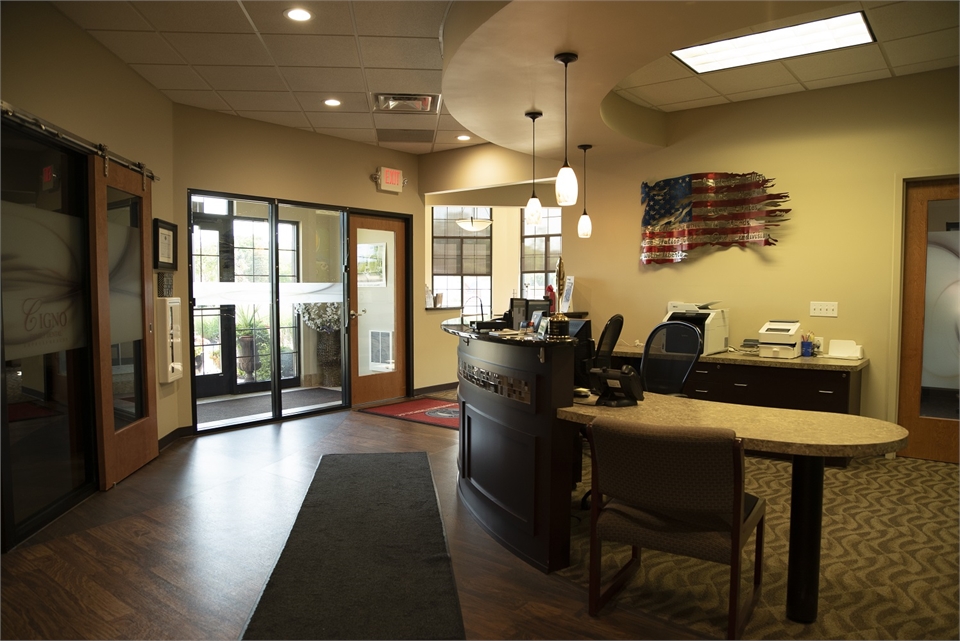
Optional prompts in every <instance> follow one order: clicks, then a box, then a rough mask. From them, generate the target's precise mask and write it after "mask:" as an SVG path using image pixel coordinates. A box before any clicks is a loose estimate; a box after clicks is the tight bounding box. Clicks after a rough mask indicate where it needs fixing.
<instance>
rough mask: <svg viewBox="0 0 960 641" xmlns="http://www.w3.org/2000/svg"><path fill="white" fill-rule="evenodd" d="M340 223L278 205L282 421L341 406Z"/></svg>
mask: <svg viewBox="0 0 960 641" xmlns="http://www.w3.org/2000/svg"><path fill="white" fill-rule="evenodd" d="M341 220H342V215H341V212H339V211H328V210H321V209H315V208H312V207H303V206H295V205H285V204H281V205H280V206H279V221H278V224H277V254H278V260H277V264H278V271H279V280H280V309H279V312H280V313H279V320H280V328H279V329H280V373H281V376H282V377H283V383H284V384H283V385H281V389H282V392H281V406H282V408H283V409H282V413H283V416H290V415H293V414H299V413H302V412H308V411H312V410H316V409H320V408H323V407H332V406H337V405H343V364H344V361H343V357H342V353H343V346H342V340H343V332H342V328H343V316H344V304H343V303H344V296H343V283H342V274H343V260H342V249H341V248H342V237H343V233H342V223H341ZM288 381H290V382H292V383H294V384H291V385H287V384H286V383H287V382H288Z"/></svg>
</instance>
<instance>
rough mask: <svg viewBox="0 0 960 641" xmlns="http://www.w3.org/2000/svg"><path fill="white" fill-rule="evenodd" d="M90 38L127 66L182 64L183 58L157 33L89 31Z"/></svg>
mask: <svg viewBox="0 0 960 641" xmlns="http://www.w3.org/2000/svg"><path fill="white" fill-rule="evenodd" d="M88 33H89V34H90V35H91V36H93V37H94V38H96V39H97V40H99V41H100V43H101V44H102V45H103V46H104V47H106V48H107V49H109V50H110V51H112V52H113V53H115V54H116V55H117V57H119V58H120V59H121V60H123V61H124V62H126V63H127V64H133V63H146V64H173V65H175V64H183V62H184V60H183V58H182V57H181V56H180V55H179V54H178V53H177V52H176V51H175V50H174V49H173V47H171V46H170V45H169V44H167V42H166V41H164V40H163V38H161V37H160V35H159V34H157V33H145V32H143V31H89V32H88Z"/></svg>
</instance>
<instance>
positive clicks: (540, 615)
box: [0, 411, 696, 639]
mask: <svg viewBox="0 0 960 641" xmlns="http://www.w3.org/2000/svg"><path fill="white" fill-rule="evenodd" d="M457 437H458V435H457V432H456V431H454V430H448V429H444V428H439V427H433V426H429V425H421V424H418V423H411V422H407V421H400V420H395V419H390V418H386V417H378V416H373V415H370V414H360V413H357V412H350V411H345V412H338V413H335V414H327V415H324V416H319V417H313V418H306V419H301V420H294V421H288V422H286V423H283V424H282V425H281V424H275V425H265V426H259V427H253V428H247V429H242V430H234V431H230V432H221V433H216V434H207V435H203V436H200V437H198V438H188V439H180V440H179V441H177V442H175V443H174V444H173V445H171V446H170V447H168V448H166V449H165V450H164V451H163V452H161V454H160V457H159V458H158V459H157V460H155V461H153V462H152V463H150V464H149V465H147V466H146V467H144V468H143V469H141V470H140V471H138V472H137V473H136V474H134V475H133V476H131V477H130V478H128V479H127V480H125V481H123V482H122V483H120V484H119V485H118V486H117V487H116V488H114V489H112V490H110V491H109V492H101V493H98V494H96V495H95V496H93V497H91V498H90V499H88V500H87V501H86V502H84V503H83V504H81V505H80V506H78V507H77V508H75V509H74V510H73V511H71V512H70V513H68V514H67V515H65V516H63V517H62V518H60V519H59V520H58V521H56V522H55V523H53V524H52V525H50V526H48V527H47V528H46V529H44V530H42V531H41V532H40V533H38V534H37V535H35V536H34V537H33V538H31V539H30V540H28V541H26V542H25V543H23V544H21V545H20V546H18V547H17V548H15V549H14V550H12V551H10V552H8V553H7V554H5V555H4V556H3V557H2V561H0V571H2V581H0V590H2V593H0V605H2V618H0V635H2V638H4V639H34V638H37V639H39V638H43V639H236V638H239V636H240V635H241V633H242V631H243V628H244V626H245V624H246V621H247V618H248V617H249V616H250V614H251V612H252V611H253V608H254V605H255V604H256V601H257V597H258V595H259V593H260V591H261V589H262V587H263V585H264V583H265V581H266V580H267V578H268V577H269V575H270V572H271V570H272V568H273V565H274V563H275V562H276V559H277V557H278V555H279V554H280V551H281V549H282V548H283V545H284V542H285V540H286V537H287V534H288V533H289V530H290V528H291V526H292V525H293V521H294V518H295V517H296V514H297V511H298V510H299V507H300V503H301V501H302V499H303V495H304V493H305V492H306V490H307V487H308V485H309V482H310V480H311V479H312V478H313V474H314V471H315V469H316V466H317V463H318V462H319V459H320V457H321V456H322V455H324V454H328V453H334V452H406V451H426V452H427V453H428V454H429V456H430V464H431V467H432V469H433V475H434V481H435V483H436V486H437V491H438V493H439V497H440V506H441V513H442V516H443V521H444V526H445V528H446V531H447V536H448V539H449V545H450V552H451V555H452V558H453V565H454V573H455V575H456V580H457V587H458V590H459V595H460V602H461V606H462V610H463V619H464V624H465V626H466V631H467V638H468V639H618V638H623V639H644V638H654V639H669V638H682V639H686V638H696V636H695V635H692V634H690V633H688V632H687V631H684V630H679V629H675V628H673V627H672V626H670V625H669V624H666V623H662V622H657V621H652V620H649V619H646V618H644V617H642V616H640V615H637V614H634V613H630V612H626V611H623V610H617V609H616V608H615V607H610V608H607V609H606V610H605V611H604V612H603V615H602V616H601V617H599V618H592V617H590V616H589V615H588V614H587V612H586V593H585V591H584V590H583V589H582V588H580V587H578V586H576V585H574V584H573V583H571V582H569V581H566V580H564V579H562V578H560V577H556V576H552V575H546V574H542V573H541V572H539V571H537V570H535V569H533V568H531V567H529V566H528V565H526V564H525V563H523V562H522V561H520V560H519V559H517V558H516V557H514V556H513V555H512V554H510V553H509V552H507V551H506V550H504V549H503V548H502V547H500V545H498V544H497V543H496V542H494V541H493V540H492V539H491V538H490V537H489V536H488V535H487V534H486V533H485V532H483V531H482V530H481V529H480V527H479V526H478V525H477V524H476V522H475V521H474V520H473V517H472V516H471V515H470V514H469V512H467V510H466V509H465V508H464V507H463V505H462V504H461V503H460V501H459V500H458V498H457V494H456V476H457V472H456V470H457V462H456V457H457Z"/></svg>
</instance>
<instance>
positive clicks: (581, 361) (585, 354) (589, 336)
mask: <svg viewBox="0 0 960 641" xmlns="http://www.w3.org/2000/svg"><path fill="white" fill-rule="evenodd" d="M567 333H568V334H569V335H570V336H571V337H573V338H576V339H577V344H576V345H574V347H573V384H574V385H575V386H577V387H584V388H586V389H590V368H591V367H593V349H594V345H593V331H592V329H591V328H590V321H589V320H581V319H576V318H571V319H570V329H569V331H568V332H567Z"/></svg>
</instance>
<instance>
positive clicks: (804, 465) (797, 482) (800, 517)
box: [787, 455, 824, 623]
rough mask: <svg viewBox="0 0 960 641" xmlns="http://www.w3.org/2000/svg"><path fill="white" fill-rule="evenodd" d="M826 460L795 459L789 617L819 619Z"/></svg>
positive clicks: (804, 620)
mask: <svg viewBox="0 0 960 641" xmlns="http://www.w3.org/2000/svg"><path fill="white" fill-rule="evenodd" d="M823 465H824V461H823V457H822V456H798V455H794V457H793V487H792V490H791V502H790V552H789V560H788V563H787V618H788V619H790V620H791V621H796V622H797V623H813V622H814V621H816V620H817V601H818V599H819V595H820V531H821V526H822V520H823Z"/></svg>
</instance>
